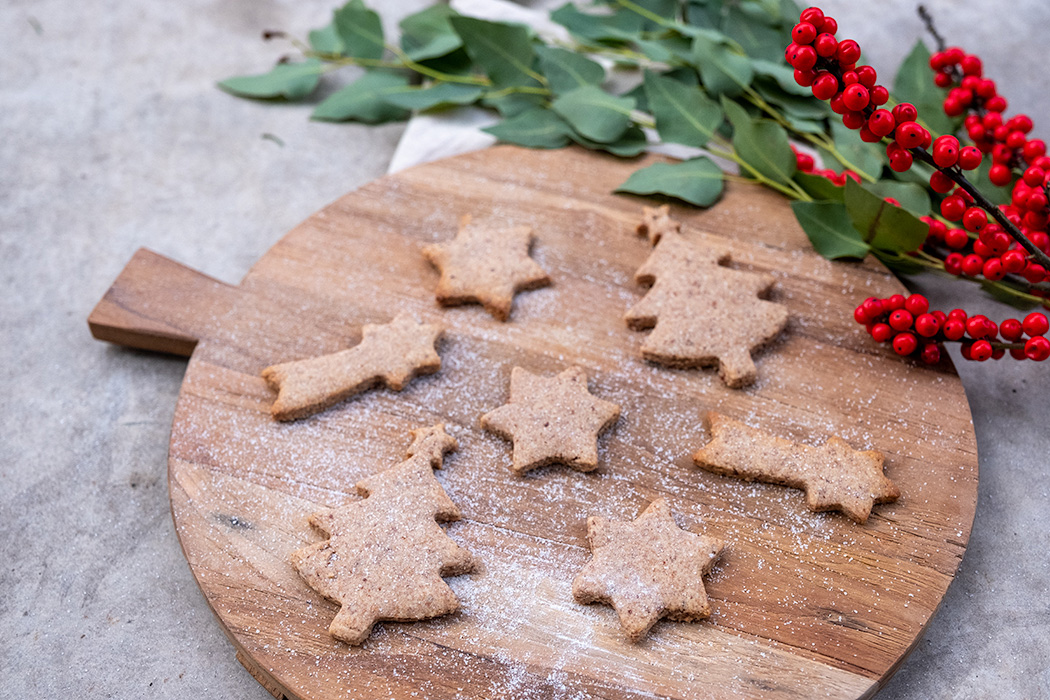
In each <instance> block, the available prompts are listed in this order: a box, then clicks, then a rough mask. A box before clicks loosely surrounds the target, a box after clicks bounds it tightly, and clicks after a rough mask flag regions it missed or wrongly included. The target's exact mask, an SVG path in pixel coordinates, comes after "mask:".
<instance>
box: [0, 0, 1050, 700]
mask: <svg viewBox="0 0 1050 700" xmlns="http://www.w3.org/2000/svg"><path fill="white" fill-rule="evenodd" d="M332 4H333V3H321V2H310V3H303V2H292V1H291V0H285V1H281V2H279V1H277V0H185V1H183V2H160V1H158V0H154V1H153V2H146V1H144V0H137V1H136V0H131V1H125V2H117V1H116V0H99V1H97V2H91V3H70V2H62V1H60V0H8V2H6V3H4V4H3V5H2V7H0V46H3V49H2V50H0V134H2V135H3V136H2V140H0V271H2V282H0V284H2V287H0V289H2V299H3V302H2V304H0V327H2V328H3V338H4V342H3V343H2V345H0V396H3V397H4V400H3V404H2V405H3V408H2V411H0V434H2V437H0V688H2V689H3V690H4V691H5V692H6V695H7V697H10V698H53V697H69V696H73V695H74V694H75V695H78V696H85V697H95V698H139V697H150V698H154V697H156V698H180V699H181V698H187V697H198V698H230V699H232V700H241V699H243V700H248V699H252V700H262V699H263V698H267V697H269V695H268V694H267V693H266V691H264V690H263V689H262V687H261V686H259V685H258V684H256V682H255V681H254V680H253V679H252V678H251V676H249V675H248V673H247V672H245V671H244V669H243V668H241V667H240V665H239V664H238V663H237V662H236V661H235V660H234V655H233V651H232V648H231V646H230V645H229V643H228V642H227V640H226V639H225V637H224V636H223V634H222V632H221V630H220V628H219V625H218V624H217V622H216V620H215V619H214V618H213V616H212V614H211V612H210V611H209V609H208V607H207V605H206V604H205V602H204V600H203V598H202V597H201V595H200V593H199V591H198V590H197V587H196V585H195V583H194V581H193V578H192V576H191V575H190V572H189V569H188V567H187V566H186V564H185V561H184V559H183V557H182V553H181V551H180V549H179V545H178V541H177V539H176V538H175V533H174V530H173V527H172V523H171V520H170V515H169V510H168V497H167V488H166V482H165V470H166V449H167V442H168V436H169V430H170V424H171V419H172V412H173V409H174V406H175V398H176V394H177V392H178V389H179V384H180V381H181V377H182V373H183V370H184V366H185V365H184V362H183V361H180V360H177V359H170V358H164V357H160V356H156V355H150V354H146V353H138V352H131V351H127V350H121V349H118V348H113V347H108V346H106V345H103V344H101V343H98V342H95V341H93V340H92V339H91V337H90V336H89V334H88V331H87V327H86V323H85V319H86V317H87V315H88V313H89V312H90V310H91V308H92V306H93V305H94V304H95V302H96V301H97V300H98V299H99V298H100V296H101V295H102V294H103V292H104V291H105V290H106V288H107V287H108V285H109V284H110V282H111V281H112V280H113V279H114V278H115V277H116V275H117V273H118V272H119V271H120V269H121V268H122V266H123V265H124V263H125V262H126V261H127V260H128V258H129V257H130V256H131V254H132V253H133V252H134V250H135V249H136V248H138V247H139V246H148V247H151V248H153V249H155V250H157V251H159V252H161V253H163V254H165V255H168V256H170V257H172V258H174V259H176V260H179V261H181V262H183V263H186V264H188V265H190V266H192V267H195V268H197V269H200V270H202V271H203V272H206V273H208V274H210V275H213V276H215V277H218V278H219V279H222V280H225V281H228V282H231V283H235V282H237V281H238V280H239V279H240V277H241V276H242V275H243V274H244V273H245V272H246V271H247V269H248V268H249V266H250V265H251V264H252V263H253V262H255V261H256V260H257V259H258V258H259V257H260V256H261V255H262V254H263V253H264V252H265V251H266V250H267V249H268V248H269V247H270V246H271V245H272V244H273V243H274V242H276V241H277V240H278V239H279V238H280V236H281V235H283V234H284V233H285V232H286V231H287V230H289V229H290V228H291V227H292V226H293V225H295V224H296V223H298V222H299V221H300V220H302V219H303V218H305V217H306V216H308V215H309V214H311V213H312V212H314V211H316V210H317V209H319V208H321V207H322V206H324V205H325V204H327V203H328V202H330V201H331V200H333V199H335V198H336V197H338V196H339V195H341V194H343V193H345V192H346V191H348V190H351V189H353V188H355V187H357V186H359V185H361V184H362V183H364V182H367V181H368V180H371V179H373V178H375V177H377V176H378V175H380V174H381V173H383V171H384V170H385V169H386V166H387V162H388V160H389V158H390V155H391V153H392V152H393V148H394V146H395V144H396V143H397V141H398V138H399V136H400V134H401V129H402V127H400V126H397V125H394V126H383V127H359V126H333V125H326V124H319V123H311V122H309V121H307V119H306V115H307V113H308V111H309V108H307V107H302V106H276V105H272V106H265V105H258V104H252V103H250V102H245V101H239V100H236V99H233V98H230V97H228V96H226V95H224V94H223V93H221V92H219V91H218V90H216V89H215V88H214V82H215V81H216V80H217V79H220V78H223V77H226V76H228V75H231V74H235V73H241V72H246V71H251V70H254V69H257V68H260V67H262V66H264V65H265V64H266V63H267V62H268V61H269V60H271V59H272V58H273V57H275V56H276V55H277V54H278V53H279V52H280V48H279V47H277V46H274V45H267V44H263V43H262V42H260V41H259V40H258V38H257V37H258V35H259V31H260V30H261V29H263V28H284V29H288V30H290V31H292V32H294V33H297V34H299V35H304V34H305V31H306V30H307V29H309V28H311V27H313V26H316V25H318V24H320V23H322V22H323V21H325V18H326V16H327V14H328V11H329V10H330V8H331V6H332ZM373 4H375V5H379V6H381V9H382V12H383V15H384V17H385V19H386V21H387V23H388V25H392V23H393V21H394V20H395V19H396V18H397V17H398V16H400V15H403V14H405V13H407V12H409V11H412V10H414V9H417V8H419V7H422V6H424V5H425V4H426V2H425V0H386V1H384V2H377V3H373ZM536 4H539V3H536ZM547 4H548V5H551V4H555V3H547ZM927 4H928V6H929V7H930V9H931V10H932V11H933V12H934V14H935V15H936V16H937V17H938V21H939V24H940V27H941V30H942V32H943V33H944V34H945V35H947V36H948V37H949V38H951V39H952V40H953V41H957V42H958V43H962V44H964V45H965V46H967V47H969V48H971V49H972V50H977V51H979V52H980V53H982V54H983V56H984V58H985V65H986V67H987V71H988V73H989V74H990V75H992V76H994V77H996V78H997V79H998V82H999V85H1000V87H1001V89H1002V91H1003V92H1004V93H1005V94H1006V95H1008V96H1009V97H1010V98H1011V105H1012V109H1011V111H1026V112H1028V113H1029V114H1031V115H1032V116H1033V118H1034V119H1035V122H1036V132H1037V134H1038V135H1040V136H1042V137H1043V138H1050V98H1048V92H1047V91H1046V89H1045V85H1046V83H1045V80H1046V77H1045V70H1044V69H1045V65H1046V53H1045V52H1046V49H1045V32H1046V30H1047V28H1050V8H1048V6H1047V4H1046V3H1045V2H1044V1H1043V0H1018V1H1017V2H1014V3H1010V4H1009V5H1008V6H1004V5H1002V4H1001V3H993V2H979V1H977V0H931V2H929V3H927ZM824 6H825V9H827V10H828V11H829V12H830V13H832V14H834V15H835V16H836V17H837V18H838V19H839V21H840V25H841V26H842V27H843V31H844V32H845V33H848V34H851V35H853V36H854V37H855V38H857V39H859V40H861V41H862V44H863V46H864V47H865V49H866V51H867V54H868V57H869V59H870V60H871V61H872V62H873V63H875V65H876V66H877V67H879V68H880V69H881V70H883V71H884V72H892V70H893V69H894V68H895V67H896V65H897V63H898V62H899V61H900V59H901V57H902V56H903V55H904V54H905V53H906V52H907V50H908V48H909V47H910V46H911V43H912V42H913V41H914V38H915V37H916V36H917V35H918V34H919V33H920V31H921V27H920V25H919V22H918V20H917V19H916V15H915V12H914V3H913V2H905V1H903V0H892V1H890V0H887V1H884V2H880V3H857V2H852V3H851V2H847V1H846V0H829V1H828V2H826V3H825V4H824ZM875 8H877V9H875ZM263 134H273V135H275V136H277V137H278V138H279V139H280V140H281V141H282V142H283V146H281V145H279V144H278V143H275V142H274V141H273V140H271V139H268V138H263ZM919 284H920V285H921V287H922V288H923V289H925V290H927V291H928V292H929V293H930V294H931V295H932V296H933V297H934V301H935V304H936V305H940V306H954V305H960V304H962V305H966V306H967V307H972V308H981V309H982V310H984V311H985V312H986V313H989V314H990V315H991V316H993V317H1001V316H1004V315H1006V314H1007V313H1008V310H1007V309H1006V308H1005V307H1001V306H999V305H997V304H995V303H994V302H991V301H988V300H986V299H983V298H982V297H981V296H980V295H979V293H978V292H977V291H976V290H975V289H973V288H971V287H970V285H963V284H960V283H948V284H946V283H943V282H940V281H937V280H928V279H924V280H921V281H919ZM960 373H961V375H962V378H963V381H964V383H965V385H966V389H967V394H968V396H969V399H970V402H971V407H972V410H973V416H974V423H975V428H976V431H977V436H978V442H979V449H980V455H981V486H980V497H979V506H978V514H977V520H976V524H975V527H974V531H973V536H972V539H971V541H970V547H969V551H968V553H967V555H966V558H965V560H964V561H963V564H962V567H961V570H960V573H959V575H958V578H957V580H956V581H955V583H954V584H953V585H952V587H951V589H950V591H949V593H948V595H947V597H946V598H945V600H944V603H943V606H942V608H941V610H940V611H939V612H938V614H937V616H936V617H935V618H934V620H933V622H932V623H931V624H930V626H929V629H928V632H927V634H926V635H925V637H924V638H923V639H922V641H921V642H920V643H919V645H918V647H917V648H916V650H915V652H914V653H913V654H912V655H911V656H910V657H909V658H908V659H907V661H906V662H905V663H904V665H903V667H902V668H901V670H900V671H899V673H898V674H897V675H896V676H895V677H894V678H893V679H892V680H891V682H890V683H889V684H888V686H887V687H886V688H885V689H884V690H883V691H882V692H881V693H880V694H879V698H892V699H897V700H902V699H905V698H908V699H920V698H922V699H926V698H935V699H938V698H983V697H991V696H995V697H1002V698H1026V699H1028V698H1040V697H1050V691H1048V690H1047V689H1048V688H1050V671H1048V670H1047V668H1048V666H1050V663H1048V653H1047V647H1048V645H1050V602H1048V595H1047V593H1048V587H1050V563H1048V557H1047V552H1048V551H1050V519H1048V518H1046V517H1045V513H1046V512H1047V510H1048V506H1050V490H1048V488H1047V486H1046V484H1047V478H1046V477H1047V471H1048V464H1047V462H1048V457H1047V455H1048V453H1050V450H1048V447H1050V438H1048V434H1047V416H1048V414H1050V412H1048V410H1047V409H1048V407H1050V364H1044V365H1035V364H1030V363H1012V362H1002V363H999V364H985V365H979V366H977V365H970V364H964V365H962V366H961V367H960Z"/></svg>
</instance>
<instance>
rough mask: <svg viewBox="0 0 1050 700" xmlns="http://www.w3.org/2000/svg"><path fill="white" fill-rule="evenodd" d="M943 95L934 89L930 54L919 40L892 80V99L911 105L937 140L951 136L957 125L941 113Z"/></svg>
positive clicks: (940, 91) (936, 88) (955, 121)
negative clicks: (942, 135) (941, 135)
mask: <svg viewBox="0 0 1050 700" xmlns="http://www.w3.org/2000/svg"><path fill="white" fill-rule="evenodd" d="M944 95H945V93H944V91H943V90H942V89H941V88H939V87H937V86H936V85H934V83H933V71H931V70H930V50H929V49H927V48H926V44H924V43H922V40H921V39H920V40H919V41H917V42H915V46H914V47H912V50H911V53H909V54H908V56H907V57H906V58H905V59H904V62H903V63H902V64H901V67H900V68H899V69H898V70H897V76H896V77H895V78H894V79H893V99H894V100H896V101H897V102H911V103H912V104H913V105H915V109H916V110H918V112H919V120H920V121H922V122H924V123H925V124H926V126H927V127H928V128H929V129H930V132H931V133H932V134H933V136H934V138H936V137H937V136H938V135H940V134H952V133H955V130H956V128H957V126H958V121H957V120H954V119H952V118H951V117H949V116H948V115H946V114H945V113H944Z"/></svg>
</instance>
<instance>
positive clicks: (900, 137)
mask: <svg viewBox="0 0 1050 700" xmlns="http://www.w3.org/2000/svg"><path fill="white" fill-rule="evenodd" d="M898 121H899V120H898ZM929 133H930V132H928V131H926V129H924V128H923V127H922V125H921V124H919V123H918V122H905V123H903V124H901V125H900V126H898V127H897V131H896V132H894V138H895V139H896V140H897V143H899V144H900V145H901V146H903V147H904V148H918V147H920V146H922V145H923V142H924V141H925V140H926V138H927V137H928V136H929Z"/></svg>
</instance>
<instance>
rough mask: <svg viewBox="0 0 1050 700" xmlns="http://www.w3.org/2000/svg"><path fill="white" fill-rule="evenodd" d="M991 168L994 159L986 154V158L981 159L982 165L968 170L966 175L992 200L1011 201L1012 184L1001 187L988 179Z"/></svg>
mask: <svg viewBox="0 0 1050 700" xmlns="http://www.w3.org/2000/svg"><path fill="white" fill-rule="evenodd" d="M991 168H992V159H991V158H990V157H988V156H985V158H984V160H982V161H981V165H980V166H979V167H978V168H977V169H976V170H971V171H969V172H967V173H966V177H967V179H968V180H969V181H970V182H971V183H973V186H974V187H976V188H977V190H978V191H979V192H980V193H981V194H983V195H984V196H985V197H987V198H988V199H990V200H991V201H993V202H1009V201H1010V199H1011V196H1012V188H1011V186H1010V185H1007V186H1006V187H1000V186H999V185H996V184H994V183H993V182H992V181H991V180H990V179H988V171H989V170H991Z"/></svg>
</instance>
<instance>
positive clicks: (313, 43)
mask: <svg viewBox="0 0 1050 700" xmlns="http://www.w3.org/2000/svg"><path fill="white" fill-rule="evenodd" d="M307 39H308V40H309V42H310V48H311V49H313V50H314V51H316V52H318V53H330V54H341V53H343V52H344V50H345V47H344V46H343V40H342V39H341V38H340V37H339V31H338V30H337V29H336V28H335V22H334V21H333V22H332V23H329V24H328V25H326V26H324V27H321V28H320V29H313V30H311V31H310V33H309V34H308V35H307Z"/></svg>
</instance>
